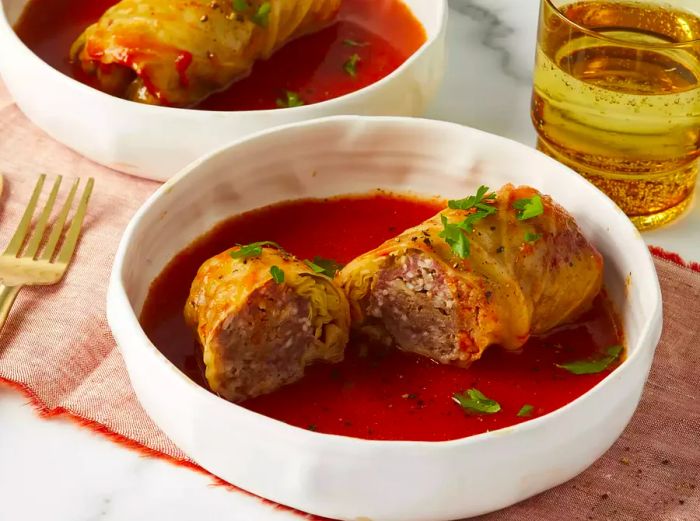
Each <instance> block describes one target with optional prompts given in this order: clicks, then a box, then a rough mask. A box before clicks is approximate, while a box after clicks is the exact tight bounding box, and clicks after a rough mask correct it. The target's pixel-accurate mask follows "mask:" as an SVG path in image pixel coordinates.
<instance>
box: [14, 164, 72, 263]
mask: <svg viewBox="0 0 700 521" xmlns="http://www.w3.org/2000/svg"><path fill="white" fill-rule="evenodd" d="M62 179H63V178H62V177H61V176H60V175H59V176H58V177H57V178H56V181H55V182H54V184H53V188H52V189H51V193H50V194H49V198H48V199H47V200H46V204H45V205H44V209H43V211H42V212H41V217H39V220H38V221H37V223H36V225H35V226H34V231H33V232H32V237H31V238H30V239H29V242H28V243H27V247H26V248H25V250H24V255H23V256H24V257H27V258H30V259H33V258H34V256H35V255H36V252H37V250H38V249H39V245H40V244H41V239H43V238H44V230H45V229H46V223H48V222H49V217H50V216H51V212H52V211H53V205H54V203H55V202H56V196H57V195H58V189H59V188H60V187H61V180H62Z"/></svg>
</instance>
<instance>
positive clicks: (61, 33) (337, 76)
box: [15, 0, 427, 111]
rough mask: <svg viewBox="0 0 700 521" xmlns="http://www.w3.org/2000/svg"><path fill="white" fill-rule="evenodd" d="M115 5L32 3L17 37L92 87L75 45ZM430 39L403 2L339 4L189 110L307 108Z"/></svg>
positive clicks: (99, 0)
mask: <svg viewBox="0 0 700 521" xmlns="http://www.w3.org/2000/svg"><path fill="white" fill-rule="evenodd" d="M115 3H117V1H115V0H31V1H30V2H29V3H28V4H27V6H26V8H25V10H24V12H23V13H22V16H21V17H20V19H19V20H18V21H17V23H16V24H15V32H16V33H17V35H18V36H19V38H20V39H21V40H22V41H23V42H24V43H25V45H27V46H28V47H29V48H30V49H31V50H32V51H33V52H34V53H36V54H37V55H38V56H39V57H40V58H41V59H42V60H44V61H45V62H46V63H48V64H49V65H51V66H52V67H54V68H55V69H57V70H59V71H60V72H62V73H64V74H66V75H68V76H70V77H72V78H74V79H76V80H78V81H80V82H82V83H85V84H87V85H90V86H92V87H95V86H96V81H95V79H94V77H92V76H89V75H87V74H86V73H84V72H83V71H82V70H81V69H80V67H79V66H78V65H73V64H71V63H70V61H69V58H68V52H69V50H70V47H71V44H72V43H73V41H74V40H75V39H76V38H77V37H78V36H79V35H80V34H81V33H82V32H83V30H85V28H86V27H87V26H89V25H90V24H92V23H94V22H96V21H97V20H98V19H99V18H100V16H102V14H103V13H104V12H105V11H106V10H107V9H109V8H110V7H111V6H112V5H114V4H115ZM426 39H427V36H426V32H425V29H424V28H423V26H422V25H421V24H420V22H419V21H418V20H417V19H416V18H415V17H414V15H413V14H412V13H411V11H410V10H409V8H408V7H407V6H406V5H405V4H403V3H402V2H401V1H400V0H344V1H343V3H342V7H341V9H340V13H339V14H338V18H337V20H336V21H335V22H334V23H333V24H331V25H330V26H329V27H326V28H325V29H322V30H321V31H319V32H317V33H314V34H310V35H306V36H303V37H301V38H297V39H296V40H294V41H292V42H290V43H288V44H287V45H285V46H284V47H282V48H281V49H280V50H278V51H277V52H276V53H275V54H274V55H273V56H272V57H271V58H270V59H269V60H260V61H258V62H257V63H256V64H255V65H254V67H253V69H252V72H251V74H250V75H249V76H248V77H246V78H242V79H240V80H239V81H236V82H235V83H233V84H232V85H231V86H230V87H228V88H227V89H225V90H223V91H221V92H218V93H215V94H213V95H211V96H209V97H208V98H207V99H205V100H204V101H203V102H201V103H200V104H198V105H196V106H195V107H192V108H194V109H203V110H216V111H242V110H264V109H274V108H277V107H279V106H280V105H281V106H285V103H286V102H287V96H286V93H287V92H291V93H294V94H295V95H297V96H298V98H299V99H300V100H301V101H302V102H303V103H304V104H312V103H319V102H321V101H326V100H329V99H333V98H337V97H340V96H343V95H345V94H348V93H351V92H354V91H357V90H360V89H362V88H364V87H366V86H368V85H371V84H373V83H375V82H377V81H379V80H381V79H382V78H384V77H385V76H387V75H389V74H390V73H391V72H393V71H394V70H395V69H396V68H398V67H399V66H400V65H401V64H402V63H403V62H405V61H406V60H407V59H408V58H409V57H410V56H411V55H412V54H413V53H414V52H415V51H416V50H417V49H418V48H419V47H420V46H421V45H422V44H423V43H424V42H425V41H426Z"/></svg>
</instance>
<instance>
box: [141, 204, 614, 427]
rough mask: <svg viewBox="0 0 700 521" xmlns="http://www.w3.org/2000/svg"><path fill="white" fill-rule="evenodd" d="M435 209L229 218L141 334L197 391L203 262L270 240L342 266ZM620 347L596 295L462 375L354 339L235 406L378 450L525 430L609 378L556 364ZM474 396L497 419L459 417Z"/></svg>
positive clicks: (170, 273)
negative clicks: (196, 312)
mask: <svg viewBox="0 0 700 521" xmlns="http://www.w3.org/2000/svg"><path fill="white" fill-rule="evenodd" d="M443 207H444V205H443V204H441V203H440V202H439V201H437V200H420V199H412V198H405V197H400V196H393V195H375V196H361V197H339V198H333V199H327V200H302V201H292V202H288V203H282V204H277V205H273V206H269V207H266V208H262V209H259V210H255V211H252V212H248V213H245V214H242V215H240V216H237V217H234V218H233V219H231V220H229V221H226V222H224V223H222V224H220V225H218V226H217V227H216V228H214V229H213V230H212V231H211V232H210V233H208V234H207V235H205V236H203V237H201V238H200V239H199V240H197V241H196V242H195V243H194V244H192V245H191V246H190V247H188V248H187V249H186V250H184V251H183V252H182V253H180V254H179V255H177V256H176V257H175V258H174V259H173V260H172V261H171V262H170V263H169V264H168V266H167V267H166V268H165V269H164V270H163V272H162V273H161V275H160V276H159V277H158V278H157V279H156V280H155V281H154V282H153V284H152V286H151V289H150V292H149V295H148V298H147V300H146V303H145V305H144V309H143V313H142V316H141V323H142V325H143V327H144V330H145V331H146V333H147V334H148V336H149V338H150V339H151V340H152V341H153V343H154V344H155V345H156V346H157V347H158V348H159V349H160V350H161V351H162V352H163V354H165V356H166V357H168V359H170V360H171V361H172V362H173V363H174V364H175V365H176V366H177V367H179V368H180V369H182V370H183V371H184V372H185V373H186V374H187V375H189V376H190V377H191V378H192V379H193V380H195V381H196V382H198V383H199V384H200V385H203V386H205V387H206V382H205V381H204V378H203V375H202V369H201V361H200V360H201V354H200V350H199V348H198V347H197V345H196V342H195V340H194V337H193V335H192V333H191V332H190V331H189V330H188V328H187V327H186V326H185V323H184V320H183V318H182V309H183V307H184V304H185V300H186V298H187V295H188V292H189V286H190V283H191V281H192V279H193V278H194V276H195V274H196V272H197V269H198V268H199V266H200V264H201V263H202V262H203V261H205V260H206V259H208V258H209V257H211V256H213V255H215V254H217V253H219V252H221V251H223V250H225V249H227V248H229V247H230V246H231V245H233V244H236V243H243V244H245V243H250V242H255V241H261V240H272V241H276V242H278V243H279V244H281V245H282V246H283V247H284V248H285V249H287V250H289V251H290V252H292V253H294V254H295V255H297V256H298V257H300V258H313V257H314V256H315V255H320V256H323V257H326V258H332V259H336V260H338V261H340V262H343V263H345V262H348V261H349V260H350V259H352V258H353V257H355V256H357V255H359V254H361V253H363V252H365V251H368V250H370V249H373V248H375V247H377V246H379V244H381V243H382V242H384V241H385V240H387V239H389V238H391V237H393V236H395V235H396V234H397V233H399V232H401V231H403V230H404V229H406V228H409V227H411V226H414V225H416V224H418V223H420V222H422V221H423V220H425V219H427V218H428V217H431V216H432V215H434V214H435V213H437V212H438V211H439V210H441V209H442V208H443ZM281 223H284V224H283V225H282V224H281ZM621 341H622V338H621V331H620V328H619V327H618V326H617V320H616V319H615V316H614V314H613V313H612V311H611V308H610V306H609V304H608V302H607V300H606V299H605V298H604V297H603V296H600V297H598V298H597V300H596V301H595V304H594V306H593V308H592V309H591V310H590V311H589V312H588V313H587V314H586V315H584V316H583V317H581V318H580V319H579V320H578V321H577V322H576V323H574V324H570V325H567V326H565V327H561V328H558V329H556V330H555V331H552V332H550V333H549V334H548V335H546V336H543V337H539V338H530V340H529V341H528V343H527V344H526V345H525V347H524V348H523V349H522V350H521V351H520V352H518V353H509V352H506V351H504V350H502V349H500V348H498V347H492V348H490V349H489V350H487V352H486V354H485V355H484V357H483V358H482V359H481V360H479V361H477V362H476V363H474V364H473V365H472V366H471V367H470V368H469V369H460V368H456V367H448V366H442V365H438V364H436V363H434V362H432V361H430V360H428V359H426V358H421V357H418V356H415V355H410V354H406V353H403V352H400V351H397V350H391V349H389V350H388V349H386V348H382V347H379V346H373V345H370V346H367V345H364V344H363V342H362V341H361V340H358V339H354V340H352V341H351V343H350V345H349V346H348V348H347V351H346V358H345V360H344V361H343V362H341V363H339V364H334V365H328V364H319V365H316V366H312V367H310V368H308V369H307V371H306V375H305V377H304V378H303V379H302V380H301V381H299V382H297V383H295V384H292V385H289V386H286V387H283V388H281V389H279V390H277V391H275V392H273V393H271V394H268V395H266V396H261V397H258V398H255V399H252V400H248V401H247V402H244V403H243V404H241V405H242V406H243V407H246V408H248V409H250V410H253V411H256V412H259V413H261V414H264V415H266V416H269V417H272V418H276V419H278V420H281V421H284V422H286V423H289V424H292V425H296V426H299V427H302V428H307V429H313V430H316V431H319V432H324V433H331V434H341V435H346V436H355V437H359V438H368V439H380V440H427V441H439V440H450V439H456V438H461V437H464V436H469V435H473V434H478V433H482V432H486V431H490V430H494V429H499V428H502V427H507V426H510V425H514V424H516V423H520V422H522V421H526V420H527V419H528V418H519V417H518V416H517V413H518V411H519V410H520V409H521V407H522V406H523V405H525V404H530V405H532V406H533V407H534V410H533V413H532V416H531V417H537V416H541V415H543V414H546V413H548V412H551V411H553V410H555V409H558V408H559V407H562V406H563V405H566V404H567V403H569V402H571V401H572V400H574V399H576V398H577V397H579V396H581V395H582V394H583V393H585V392H586V391H588V390H589V389H590V388H592V387H593V386H594V385H596V384H597V383H598V382H600V381H601V380H602V379H603V378H605V376H606V375H607V374H608V373H609V371H606V372H603V373H599V374H593V375H581V376H577V375H573V374H570V373H568V372H566V371H564V370H562V369H559V368H557V367H556V365H555V364H558V363H563V362H570V361H573V360H580V359H584V358H588V357H591V356H595V355H596V354H597V353H599V352H601V351H603V350H604V349H605V348H606V347H608V346H610V345H613V344H619V343H621ZM472 387H474V388H477V389H479V390H480V391H481V392H482V393H484V394H485V395H486V396H488V397H489V398H492V399H494V400H497V401H498V402H499V403H500V405H501V407H502V410H501V411H500V412H498V413H496V414H492V415H480V416H477V415H469V414H465V413H464V412H463V411H462V409H461V408H460V407H459V406H457V404H455V403H454V402H453V400H452V398H451V397H452V395H453V394H454V393H456V392H462V391H465V390H466V389H469V388H472Z"/></svg>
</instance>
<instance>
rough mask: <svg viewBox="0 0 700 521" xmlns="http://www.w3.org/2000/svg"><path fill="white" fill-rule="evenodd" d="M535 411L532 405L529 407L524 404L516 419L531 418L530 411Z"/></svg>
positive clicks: (527, 404)
mask: <svg viewBox="0 0 700 521" xmlns="http://www.w3.org/2000/svg"><path fill="white" fill-rule="evenodd" d="M534 410H535V407H534V406H533V405H530V404H529V403H526V404H525V405H523V406H522V407H521V408H520V410H519V411H518V414H517V416H518V418H527V417H529V416H532V411H534Z"/></svg>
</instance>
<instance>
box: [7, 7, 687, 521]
mask: <svg viewBox="0 0 700 521" xmlns="http://www.w3.org/2000/svg"><path fill="white" fill-rule="evenodd" d="M426 1H430V0H426ZM451 2H452V6H453V7H454V8H455V9H453V10H452V12H451V13H450V14H451V20H450V25H449V41H450V65H449V71H448V75H447V78H446V80H445V84H444V86H443V89H442V91H441V93H440V95H439V98H438V99H437V101H436V102H435V104H434V106H433V107H432V109H431V110H430V112H429V114H428V116H429V117H433V118H440V119H447V120H452V121H457V122H459V123H463V124H465V125H470V126H474V127H477V128H481V129H483V130H487V131H489V132H494V133H496V134H501V135H504V136H507V137H510V138H512V139H515V140H518V141H521V142H523V143H526V144H529V145H532V144H533V143H534V140H535V134H534V131H533V130H532V127H531V125H530V120H529V112H528V111H529V102H530V74H531V69H532V61H533V55H534V44H535V30H536V23H537V10H538V0H451ZM645 238H646V239H647V240H648V242H649V243H651V244H656V245H659V246H662V247H664V248H666V249H669V250H672V251H676V252H679V253H680V254H681V255H683V256H684V257H685V258H686V259H688V260H695V261H700V206H698V205H696V206H695V208H694V209H693V210H692V211H691V212H690V213H689V214H688V215H687V216H686V217H685V219H683V220H682V221H680V222H678V223H677V224H674V225H672V226H670V227H668V228H665V229H663V230H661V231H657V232H653V233H649V234H646V235H645ZM297 518H298V516H296V515H295V514H291V513H289V512H285V511H279V510H275V509H273V508H271V507H270V506H268V505H266V504H263V503H262V502H260V501H258V500H257V499H255V498H252V497H249V496H245V495H243V494H239V493H232V492H229V491H227V490H224V489H222V488H219V487H214V486H212V485H211V482H210V480H209V479H208V478H207V477H205V476H203V475H200V474H198V473H195V472H192V471H191V470H188V469H185V468H180V467H176V466H173V465H171V464H169V463H167V462H163V461H157V460H154V459H150V458H147V459H144V458H143V457H141V456H140V455H139V454H137V453H135V452H132V451H130V450H128V449H125V448H122V447H120V446H118V445H115V444H113V443H112V442H110V441H108V440H106V439H104V438H103V437H101V436H99V435H96V434H93V433H91V432H90V431H88V430H85V429H81V428H78V427H76V426H74V425H73V424H71V423H70V422H67V421H63V420H43V419H40V418H39V417H38V416H37V415H36V413H35V412H34V411H33V409H32V407H31V406H30V405H28V404H27V403H26V399H24V398H23V397H22V396H20V395H19V394H18V393H16V392H14V391H11V390H7V389H0V520H3V521H4V520H8V521H9V520H15V519H18V520H19V519H22V520H28V521H34V520H36V521H43V520H52V521H91V520H106V521H113V520H129V521H137V520H149V521H150V520H159V519H168V520H170V521H178V520H186V519H187V520H188V519H197V520H199V521H206V520H210V519H211V520H214V519H216V520H220V519H226V520H234V521H238V520H240V521H250V520H270V521H272V520H277V519H279V520H284V519H297Z"/></svg>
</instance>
